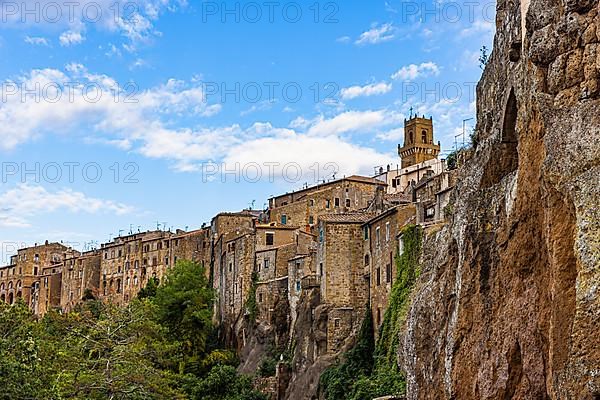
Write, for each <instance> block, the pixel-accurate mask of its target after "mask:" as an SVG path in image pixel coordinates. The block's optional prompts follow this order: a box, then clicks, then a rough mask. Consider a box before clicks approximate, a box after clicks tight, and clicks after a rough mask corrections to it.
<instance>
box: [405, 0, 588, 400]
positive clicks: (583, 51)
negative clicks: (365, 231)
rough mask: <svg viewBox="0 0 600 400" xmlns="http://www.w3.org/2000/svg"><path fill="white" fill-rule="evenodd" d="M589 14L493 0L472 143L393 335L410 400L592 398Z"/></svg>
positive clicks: (580, 5) (574, 7)
mask: <svg viewBox="0 0 600 400" xmlns="http://www.w3.org/2000/svg"><path fill="white" fill-rule="evenodd" d="M523 1H524V0H523ZM599 13H600V4H599V2H598V1H597V0H531V1H529V2H527V3H523V4H521V3H519V2H518V1H514V2H511V1H506V0H500V1H499V2H498V5H497V33H496V37H495V43H494V52H493V54H492V56H491V59H490V62H489V63H488V65H487V68H486V70H485V72H484V75H483V78H482V80H481V82H480V84H479V86H478V90H477V95H478V99H477V119H478V121H477V137H478V142H479V143H478V145H477V147H476V149H475V150H474V152H473V154H472V156H471V158H470V160H469V161H468V163H467V164H466V165H465V167H464V168H463V169H462V171H461V175H462V176H461V178H460V182H459V184H458V185H457V187H456V189H455V192H454V194H453V207H452V208H453V211H454V212H453V215H452V217H451V222H450V223H449V224H448V225H447V226H446V227H445V228H444V229H442V230H441V231H439V232H429V233H426V240H425V243H424V254H423V260H422V261H423V267H422V268H423V270H422V275H421V278H420V281H419V283H418V287H417V290H416V291H415V293H414V298H413V302H412V305H411V308H410V310H409V313H408V317H407V322H406V329H405V332H404V335H403V337H402V348H401V350H400V354H399V360H400V363H401V364H402V366H403V367H404V369H405V370H406V372H407V382H408V396H409V398H410V399H436V400H438V399H456V400H466V399H477V400H481V399H560V400H563V399H599V398H600V287H599V286H600V211H599V202H600V200H599V199H600V84H599V82H600V80H599V78H600V19H599V18H600V17H599Z"/></svg>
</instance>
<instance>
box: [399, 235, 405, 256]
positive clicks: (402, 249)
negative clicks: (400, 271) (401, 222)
mask: <svg viewBox="0 0 600 400" xmlns="http://www.w3.org/2000/svg"><path fill="white" fill-rule="evenodd" d="M402 253H404V240H402V236H400V237H399V238H398V255H402Z"/></svg>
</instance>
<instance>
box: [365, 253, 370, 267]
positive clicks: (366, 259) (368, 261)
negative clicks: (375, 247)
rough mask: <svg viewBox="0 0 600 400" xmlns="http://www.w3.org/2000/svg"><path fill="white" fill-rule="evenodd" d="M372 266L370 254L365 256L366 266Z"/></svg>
mask: <svg viewBox="0 0 600 400" xmlns="http://www.w3.org/2000/svg"><path fill="white" fill-rule="evenodd" d="M369 264H371V257H369V255H368V254H365V266H368V265H369Z"/></svg>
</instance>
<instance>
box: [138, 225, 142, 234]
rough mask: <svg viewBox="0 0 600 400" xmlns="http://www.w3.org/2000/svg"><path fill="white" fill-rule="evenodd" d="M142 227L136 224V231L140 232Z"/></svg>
mask: <svg viewBox="0 0 600 400" xmlns="http://www.w3.org/2000/svg"><path fill="white" fill-rule="evenodd" d="M141 229H142V227H141V226H140V225H138V233H140V232H141V231H142V230H141Z"/></svg>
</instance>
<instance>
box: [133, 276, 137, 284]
mask: <svg viewBox="0 0 600 400" xmlns="http://www.w3.org/2000/svg"><path fill="white" fill-rule="evenodd" d="M133 284H134V285H135V286H137V285H138V277H137V275H136V276H134V277H133Z"/></svg>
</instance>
